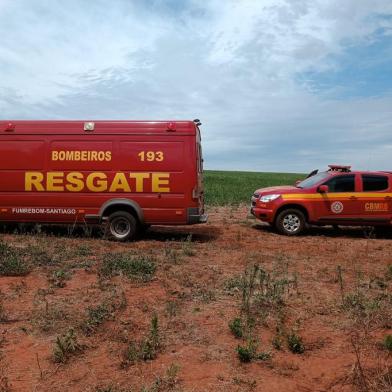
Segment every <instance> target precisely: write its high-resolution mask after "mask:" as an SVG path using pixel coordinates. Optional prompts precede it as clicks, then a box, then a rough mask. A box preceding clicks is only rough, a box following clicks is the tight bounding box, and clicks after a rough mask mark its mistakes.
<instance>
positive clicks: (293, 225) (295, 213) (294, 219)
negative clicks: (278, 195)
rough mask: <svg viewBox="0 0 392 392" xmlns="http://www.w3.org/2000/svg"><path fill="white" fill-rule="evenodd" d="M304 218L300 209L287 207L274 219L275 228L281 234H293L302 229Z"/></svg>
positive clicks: (304, 225)
mask: <svg viewBox="0 0 392 392" xmlns="http://www.w3.org/2000/svg"><path fill="white" fill-rule="evenodd" d="M305 227H306V219H305V216H304V214H303V213H302V211H300V210H297V209H294V208H289V209H287V210H283V211H282V212H280V213H279V215H278V216H277V218H276V221H275V228H276V230H278V231H279V233H281V234H285V235H289V236H293V235H298V234H300V233H302V232H303V231H304V229H305Z"/></svg>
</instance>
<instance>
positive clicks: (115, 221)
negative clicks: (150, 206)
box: [106, 211, 138, 241]
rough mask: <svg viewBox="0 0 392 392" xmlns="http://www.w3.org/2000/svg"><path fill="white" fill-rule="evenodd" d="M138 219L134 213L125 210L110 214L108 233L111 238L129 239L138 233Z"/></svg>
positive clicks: (117, 239)
mask: <svg viewBox="0 0 392 392" xmlns="http://www.w3.org/2000/svg"><path fill="white" fill-rule="evenodd" d="M137 227H138V225H137V221H136V219H135V217H134V216H133V215H131V214H130V213H129V212H125V211H117V212H114V213H113V214H110V216H109V220H108V224H107V229H106V233H107V235H108V236H109V238H110V239H112V240H116V241H129V240H132V239H134V238H135V237H136V235H137Z"/></svg>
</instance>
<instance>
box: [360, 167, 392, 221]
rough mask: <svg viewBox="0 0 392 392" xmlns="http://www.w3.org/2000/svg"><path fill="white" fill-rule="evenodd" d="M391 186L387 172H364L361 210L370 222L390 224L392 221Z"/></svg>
mask: <svg viewBox="0 0 392 392" xmlns="http://www.w3.org/2000/svg"><path fill="white" fill-rule="evenodd" d="M390 187H391V184H390V178H389V176H388V175H387V174H385V175H382V174H362V175H361V190H362V192H361V198H360V211H361V215H362V218H363V220H365V221H366V222H369V224H372V223H373V224H383V223H385V224H389V223H390V221H391V207H392V202H391V193H390V192H388V191H389V189H390Z"/></svg>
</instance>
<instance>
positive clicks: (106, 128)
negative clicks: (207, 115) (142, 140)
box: [0, 120, 197, 135]
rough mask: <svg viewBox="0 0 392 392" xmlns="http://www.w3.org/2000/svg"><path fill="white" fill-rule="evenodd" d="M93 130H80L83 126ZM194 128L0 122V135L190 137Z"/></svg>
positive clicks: (149, 124)
mask: <svg viewBox="0 0 392 392" xmlns="http://www.w3.org/2000/svg"><path fill="white" fill-rule="evenodd" d="M88 123H90V124H93V130H84V127H85V124H88ZM196 127H197V124H196V123H195V122H194V121H191V120H185V121H184V120H181V121H177V120H166V121H162V120H160V121H151V120H148V121H141V120H138V121H125V120H115V121H112V120H66V121H65V120H44V121H41V120H38V121H37V120H0V135H1V134H86V133H98V134H99V133H114V134H116V133H164V134H169V133H171V132H172V133H174V134H175V133H186V134H194V133H195V130H196Z"/></svg>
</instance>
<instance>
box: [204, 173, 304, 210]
mask: <svg viewBox="0 0 392 392" xmlns="http://www.w3.org/2000/svg"><path fill="white" fill-rule="evenodd" d="M303 178H305V175H304V174H298V173H253V172H239V171H213V170H206V171H205V172H204V184H205V202H206V204H207V205H210V206H211V205H212V206H213V205H215V206H218V205H238V204H240V203H250V198H251V196H252V194H253V192H254V191H255V190H256V189H258V188H265V187H268V186H276V185H293V184H294V183H295V181H296V180H298V179H303Z"/></svg>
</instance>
